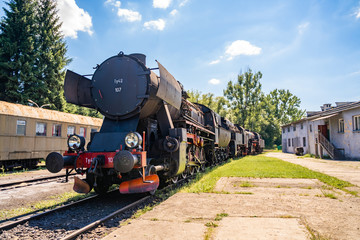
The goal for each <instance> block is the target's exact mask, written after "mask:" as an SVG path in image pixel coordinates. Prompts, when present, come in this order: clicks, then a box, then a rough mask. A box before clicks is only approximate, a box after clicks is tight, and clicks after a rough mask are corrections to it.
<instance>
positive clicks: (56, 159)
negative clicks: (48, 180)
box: [45, 152, 76, 173]
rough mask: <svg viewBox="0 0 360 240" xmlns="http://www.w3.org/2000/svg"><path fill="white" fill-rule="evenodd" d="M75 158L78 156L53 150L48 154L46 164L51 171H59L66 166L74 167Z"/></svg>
mask: <svg viewBox="0 0 360 240" xmlns="http://www.w3.org/2000/svg"><path fill="white" fill-rule="evenodd" d="M75 159H76V156H62V155H61V154H60V153H58V152H52V153H50V154H49V155H47V157H46V160H45V165H46V168H47V169H48V170H49V172H52V173H58V172H60V171H61V169H63V168H64V167H71V168H74V164H75Z"/></svg>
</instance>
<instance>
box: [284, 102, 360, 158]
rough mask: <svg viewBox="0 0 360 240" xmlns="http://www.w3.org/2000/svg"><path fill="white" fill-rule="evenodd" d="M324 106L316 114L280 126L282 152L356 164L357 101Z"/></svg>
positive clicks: (359, 137) (359, 144)
mask: <svg viewBox="0 0 360 240" xmlns="http://www.w3.org/2000/svg"><path fill="white" fill-rule="evenodd" d="M335 104H336V106H335V107H332V106H331V104H324V105H323V106H322V107H321V111H319V112H308V113H307V117H306V118H303V119H301V120H299V121H296V122H292V123H290V124H287V125H283V126H282V149H283V152H287V153H295V152H296V148H303V150H304V154H306V153H310V154H314V155H316V156H319V157H321V158H322V157H323V156H329V157H330V158H332V159H359V160H360V101H359V102H337V103H335Z"/></svg>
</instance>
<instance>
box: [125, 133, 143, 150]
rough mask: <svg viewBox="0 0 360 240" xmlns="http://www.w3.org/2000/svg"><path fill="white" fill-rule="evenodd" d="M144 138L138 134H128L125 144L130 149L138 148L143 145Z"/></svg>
mask: <svg viewBox="0 0 360 240" xmlns="http://www.w3.org/2000/svg"><path fill="white" fill-rule="evenodd" d="M141 143H142V137H141V135H140V134H139V133H137V132H131V133H128V134H127V135H126V137H125V144H126V146H127V147H128V148H136V147H137V146H139V145H141Z"/></svg>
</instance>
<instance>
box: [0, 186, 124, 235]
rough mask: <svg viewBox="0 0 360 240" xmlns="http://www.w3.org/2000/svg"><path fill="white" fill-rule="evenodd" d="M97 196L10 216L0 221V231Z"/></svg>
mask: <svg viewBox="0 0 360 240" xmlns="http://www.w3.org/2000/svg"><path fill="white" fill-rule="evenodd" d="M116 190H117V189H116ZM116 190H114V191H116ZM111 192H113V191H110V192H109V193H111ZM99 196H100V195H98V194H96V195H93V196H90V197H87V198H84V199H81V200H79V201H76V202H72V203H69V204H65V205H62V206H60V207H56V208H54V209H50V210H45V211H44V212H41V213H36V212H35V214H32V213H30V214H26V215H23V216H18V217H14V218H11V219H9V220H7V221H4V222H2V223H0V231H1V230H6V229H10V228H13V227H15V226H17V225H19V224H22V223H24V222H26V221H29V220H33V219H36V218H40V217H43V216H46V215H48V214H50V213H53V212H56V211H61V210H65V209H68V208H70V207H73V206H76V205H79V204H82V203H84V202H86V201H89V200H92V199H94V198H97V197H99ZM13 219H14V220H13Z"/></svg>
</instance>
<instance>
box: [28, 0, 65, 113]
mask: <svg viewBox="0 0 360 240" xmlns="http://www.w3.org/2000/svg"><path fill="white" fill-rule="evenodd" d="M37 22H38V25H37V26H38V33H39V35H38V38H37V49H38V53H39V54H38V56H37V57H38V58H37V63H36V68H37V69H36V72H37V76H36V77H37V81H38V83H39V84H40V86H41V88H40V90H41V92H39V91H38V93H37V95H36V96H34V97H33V98H34V99H36V100H37V101H36V102H37V103H39V104H45V103H51V104H52V108H54V109H57V110H62V111H63V110H65V106H66V105H65V99H64V90H63V85H64V77H65V66H66V65H67V64H69V63H70V61H71V60H70V59H69V58H67V57H66V51H67V49H66V44H65V41H64V40H63V38H64V36H63V35H62V34H61V31H60V27H61V23H60V20H59V17H58V15H57V10H56V2H55V1H53V0H41V1H40V2H39V10H38V14H37Z"/></svg>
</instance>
